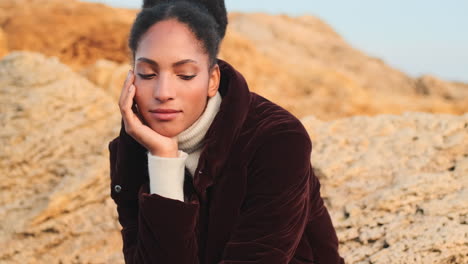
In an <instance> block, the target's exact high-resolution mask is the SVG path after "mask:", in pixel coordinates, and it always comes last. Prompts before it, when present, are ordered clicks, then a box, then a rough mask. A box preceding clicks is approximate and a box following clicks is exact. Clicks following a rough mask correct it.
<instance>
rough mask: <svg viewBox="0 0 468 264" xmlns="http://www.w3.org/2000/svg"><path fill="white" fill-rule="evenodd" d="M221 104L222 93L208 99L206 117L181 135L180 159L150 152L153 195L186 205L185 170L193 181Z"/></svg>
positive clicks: (149, 170) (203, 115) (149, 162)
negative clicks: (206, 136) (203, 147)
mask: <svg viewBox="0 0 468 264" xmlns="http://www.w3.org/2000/svg"><path fill="white" fill-rule="evenodd" d="M221 101H222V98H221V94H220V93H219V91H218V92H217V93H216V95H215V96H213V97H211V98H209V99H208V102H207V104H206V107H205V110H204V111H203V113H202V115H201V116H200V117H199V118H198V119H197V120H196V121H195V122H194V123H193V124H192V125H191V126H190V127H188V128H187V129H185V130H184V131H182V132H181V133H180V134H179V135H177V138H178V145H179V150H178V157H176V158H167V157H160V156H156V155H152V154H151V152H149V151H148V152H147V155H148V173H149V179H150V193H151V194H153V193H156V194H158V195H161V196H164V197H167V198H171V199H176V200H179V201H182V202H184V179H185V167H187V169H188V170H189V171H190V174H191V175H192V177H193V175H194V174H195V170H196V169H197V165H198V159H199V157H200V154H201V151H202V146H203V139H204V138H205V134H206V132H207V131H208V128H209V127H210V125H211V123H212V122H213V120H214V118H215V116H216V114H217V113H218V111H219V107H220V105H221Z"/></svg>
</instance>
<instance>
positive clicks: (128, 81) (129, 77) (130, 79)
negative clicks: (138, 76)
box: [119, 70, 135, 105]
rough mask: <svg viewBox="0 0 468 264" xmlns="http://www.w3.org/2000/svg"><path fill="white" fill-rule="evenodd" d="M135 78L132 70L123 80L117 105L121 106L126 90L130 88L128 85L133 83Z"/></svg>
mask: <svg viewBox="0 0 468 264" xmlns="http://www.w3.org/2000/svg"><path fill="white" fill-rule="evenodd" d="M134 78H135V75H134V74H133V71H132V70H129V71H128V74H127V78H126V79H125V82H124V84H123V86H122V91H121V92H120V97H119V105H122V103H123V102H124V100H125V96H126V95H127V91H128V88H129V87H130V84H132V83H133V81H134Z"/></svg>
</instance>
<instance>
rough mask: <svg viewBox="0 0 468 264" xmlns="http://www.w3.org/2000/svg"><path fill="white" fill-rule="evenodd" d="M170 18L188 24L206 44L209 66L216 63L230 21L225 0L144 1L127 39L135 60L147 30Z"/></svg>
mask: <svg viewBox="0 0 468 264" xmlns="http://www.w3.org/2000/svg"><path fill="white" fill-rule="evenodd" d="M168 19H177V20H178V21H179V22H181V23H184V24H186V25H187V26H188V27H189V28H190V30H191V31H192V32H193V34H194V35H195V37H196V38H197V39H198V40H199V41H200V42H201V43H202V44H203V48H204V49H205V52H206V53H207V54H208V56H209V62H210V68H211V67H212V66H214V65H215V64H216V62H217V59H216V57H217V55H218V51H219V46H220V43H221V40H222V39H223V38H224V35H225V33H226V27H227V23H228V19H227V12H226V8H225V5H224V0H219V1H218V0H143V9H142V10H141V11H140V13H138V15H137V17H136V19H135V22H134V23H133V25H132V28H131V30H130V36H129V39H128V46H129V48H130V50H131V52H132V61H134V60H135V53H136V50H137V48H138V45H139V42H140V39H141V37H142V36H143V35H144V34H145V32H146V31H148V29H149V28H150V27H151V26H152V25H154V24H156V23H158V22H160V21H164V20H168Z"/></svg>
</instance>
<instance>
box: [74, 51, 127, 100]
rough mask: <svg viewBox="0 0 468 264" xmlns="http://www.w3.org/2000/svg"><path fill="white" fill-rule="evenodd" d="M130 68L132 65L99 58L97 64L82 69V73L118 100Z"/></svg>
mask: <svg viewBox="0 0 468 264" xmlns="http://www.w3.org/2000/svg"><path fill="white" fill-rule="evenodd" d="M130 69H132V67H131V65H126V64H118V63H116V62H114V61H110V60H105V59H99V60H98V61H97V62H96V63H95V64H93V65H91V66H89V67H86V68H83V69H81V70H80V74H81V75H83V76H84V77H86V78H87V79H88V80H90V81H91V82H92V83H94V84H96V85H97V86H99V87H101V88H103V89H104V90H105V91H107V92H108V93H109V94H110V95H112V97H114V99H115V100H118V99H119V97H120V93H121V92H122V87H123V83H124V82H125V78H126V77H127V73H128V71H129V70H130Z"/></svg>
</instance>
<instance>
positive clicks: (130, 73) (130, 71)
mask: <svg viewBox="0 0 468 264" xmlns="http://www.w3.org/2000/svg"><path fill="white" fill-rule="evenodd" d="M131 75H132V70H129V71H128V74H127V79H129V78H130V76H131Z"/></svg>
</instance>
